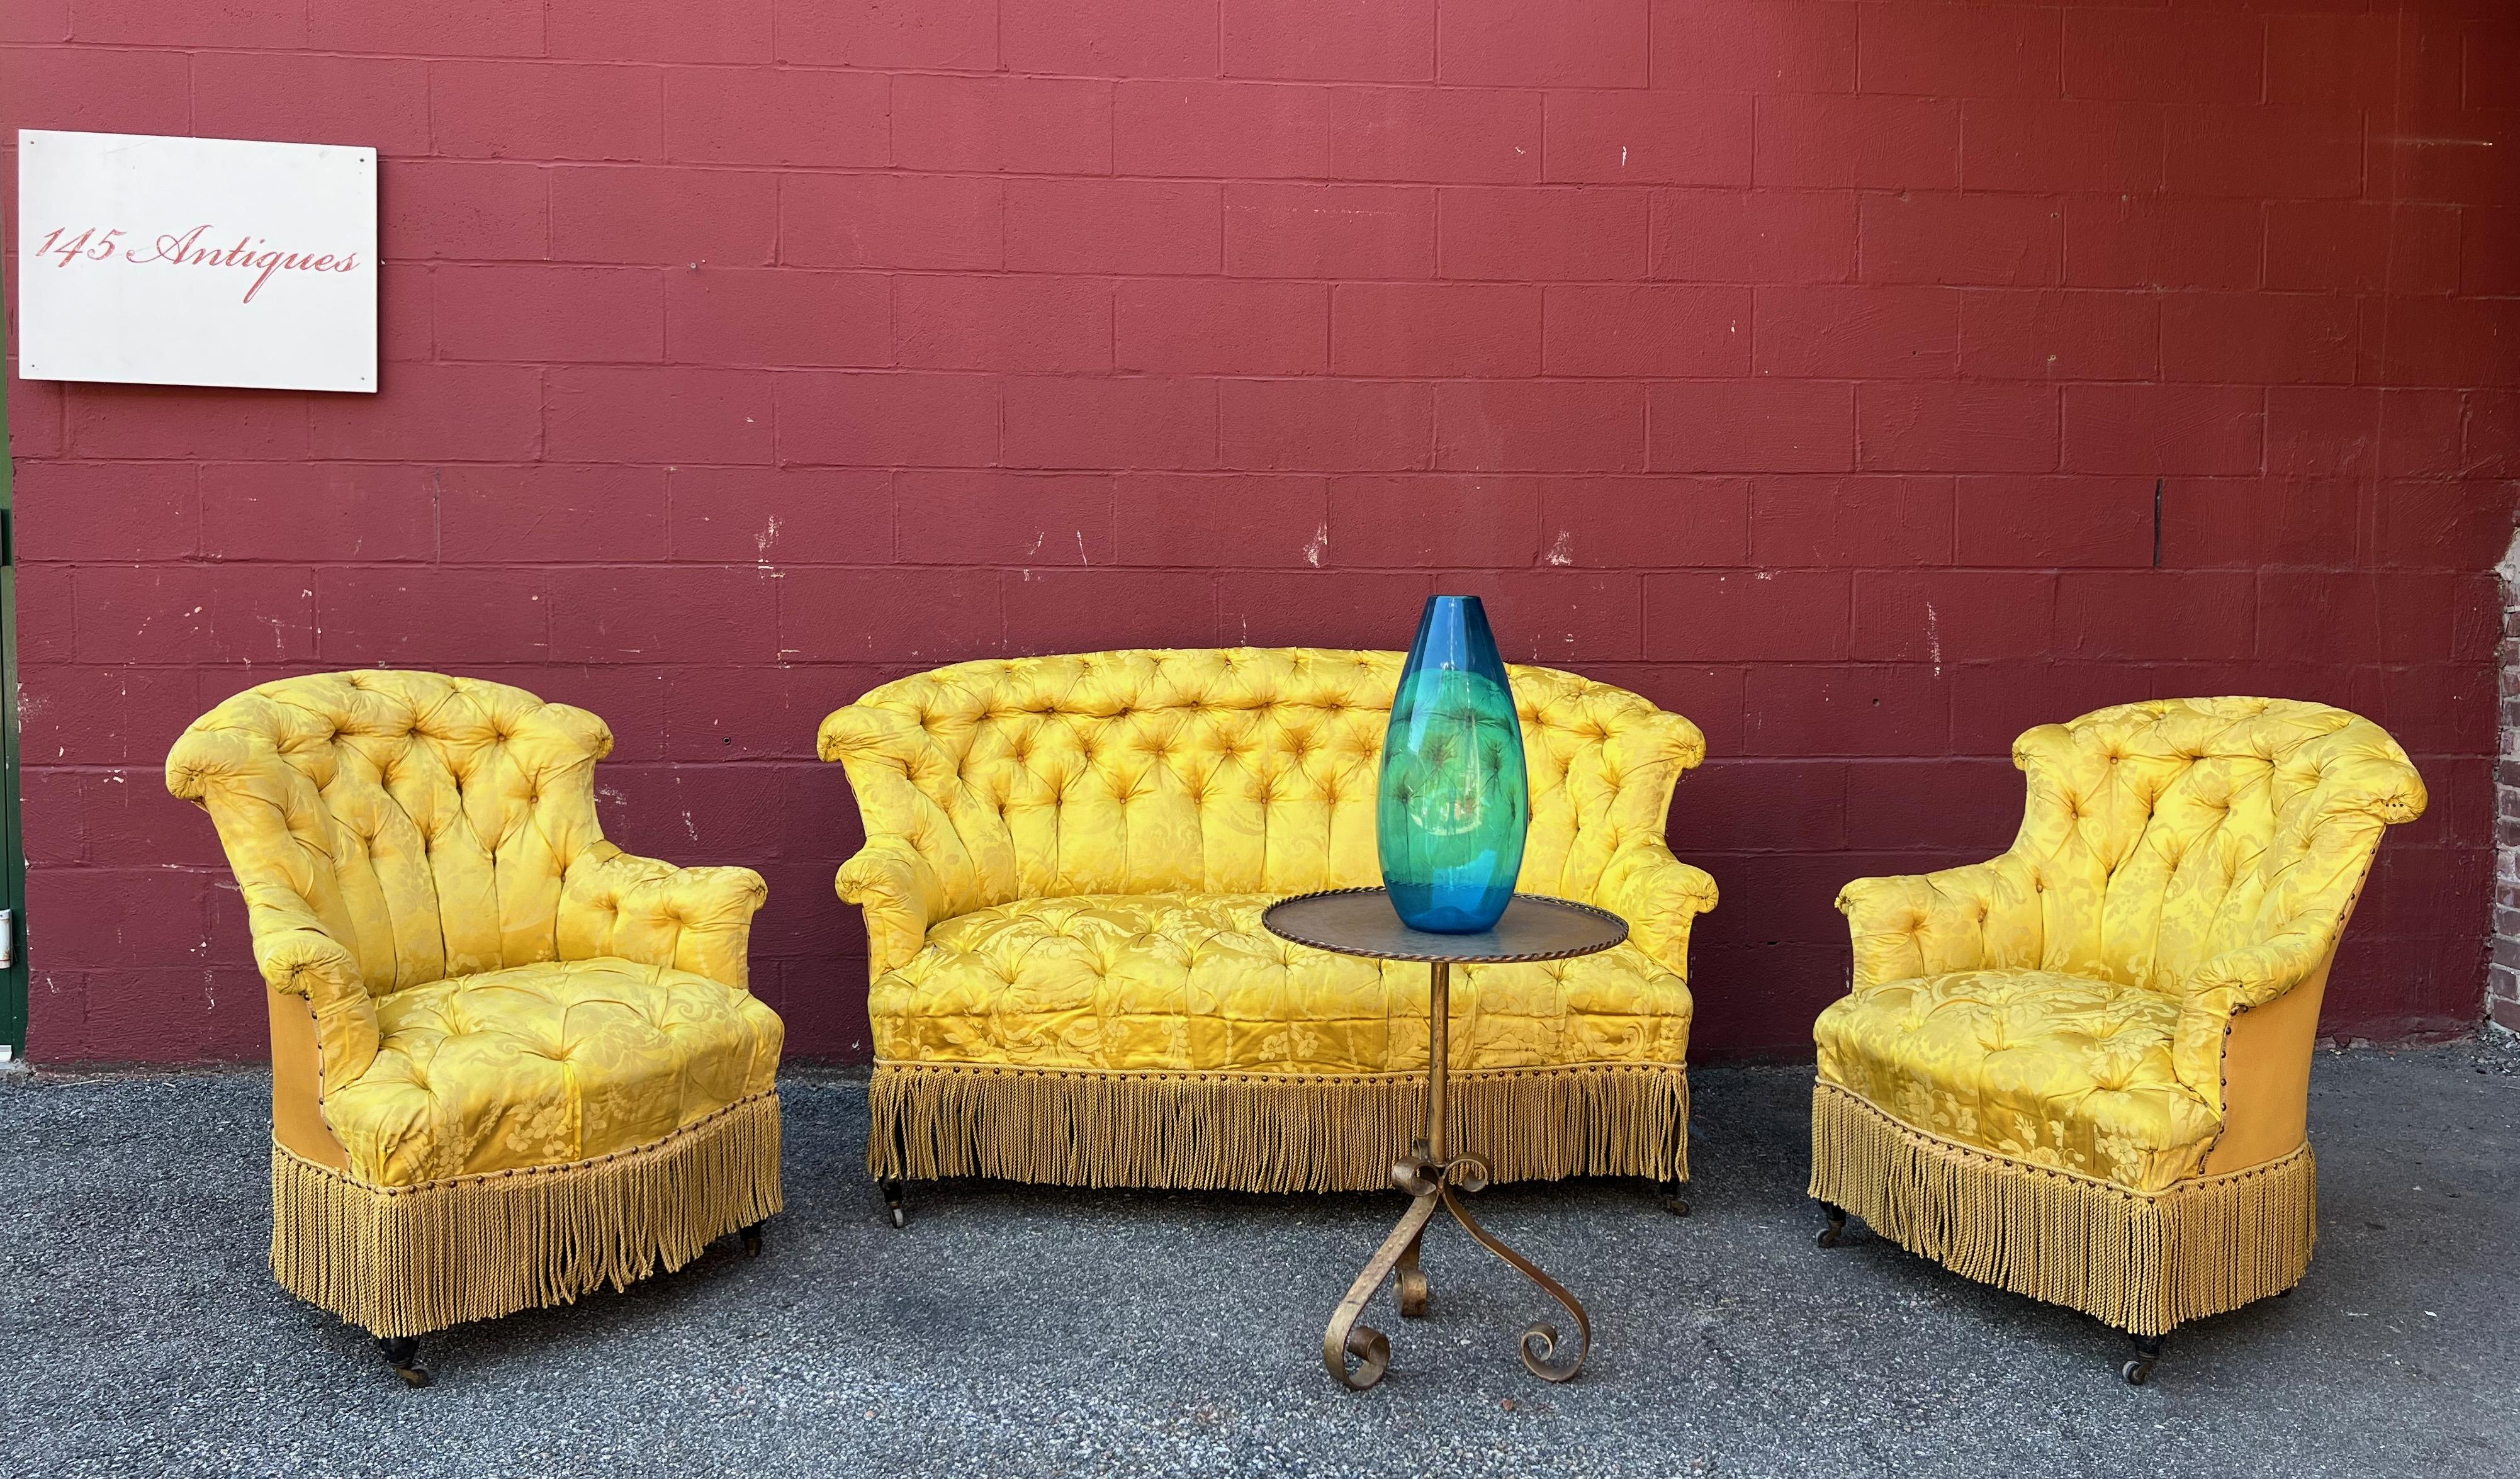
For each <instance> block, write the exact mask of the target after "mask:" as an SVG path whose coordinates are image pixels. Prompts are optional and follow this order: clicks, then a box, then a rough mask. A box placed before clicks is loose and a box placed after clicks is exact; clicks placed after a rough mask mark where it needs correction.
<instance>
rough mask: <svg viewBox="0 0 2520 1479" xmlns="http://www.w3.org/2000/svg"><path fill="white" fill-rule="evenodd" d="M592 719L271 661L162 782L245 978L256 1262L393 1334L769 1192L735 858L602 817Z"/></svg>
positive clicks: (185, 749)
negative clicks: (249, 1006) (196, 814)
mask: <svg viewBox="0 0 2520 1479" xmlns="http://www.w3.org/2000/svg"><path fill="white" fill-rule="evenodd" d="M611 747H612V736H611V734H610V733H609V732H608V731H607V730H606V729H605V727H604V722H603V721H602V720H600V719H598V718H596V717H595V716H594V715H593V714H590V713H587V712H585V711H584V710H582V709H576V708H570V707H568V706H567V705H565V704H558V703H545V702H543V701H542V700H540V699H538V698H536V697H535V696H534V695H531V694H527V693H524V692H522V691H521V690H517V689H513V688H508V687H504V686H502V685H500V684H495V683H479V682H473V681H470V680H467V679H462V678H445V677H440V676H438V675H436V674H433V673H414V672H351V673H330V674H322V675H317V676H312V677H302V678H288V679H283V680H280V681H279V682H275V683H266V684H264V685H262V686H261V687H259V688H255V689H252V690H249V691H248V692H246V693H243V694H240V695H237V696H235V697H233V698H230V699H229V700H227V701H226V702H225V703H222V704H220V705H219V706H218V707H217V708H215V709H213V710H211V711H210V712H209V713H208V714H205V715H203V717H202V718H200V719H198V720H196V721H194V723H193V724H192V726H191V727H190V728H188V729H187V730H185V732H184V734H183V737H182V738H181V739H178V740H177V741H176V742H175V746H174V749H173V751H172V752H171V753H170V754H169V755H168V756H167V757H166V786H167V789H169V790H171V791H173V792H174V793H175V794H176V795H177V796H180V797H183V798H185V799H186V800H190V801H194V802H197V803H199V804H200V805H201V806H202V807H203V809H205V810H206V811H208V813H209V814H210V819H211V820H212V821H213V822H214V823H216V824H217V827H218V831H219V840H220V842H221V843H222V844H223V845H224V847H225V848H226V850H227V855H228V862H229V864H230V866H231V867H232V868H233V869H234V870H235V873H236V877H237V881H238V883H239V884H240V885H241V887H242V888H243V890H244V894H245V901H246V907H247V910H248V917H249V919H250V921H251V924H252V929H253V954H254V960H255V962H256V964H258V965H259V966H260V967H261V970H262V976H263V980H264V982H265V984H266V986H267V988H268V993H267V994H268V996H269V1007H270V1014H271V1046H272V1140H273V1143H272V1152H271V1157H272V1160H271V1164H272V1244H271V1259H272V1266H273V1268H274V1270H275V1271H276V1273H277V1274H278V1276H279V1277H280V1281H281V1282H282V1283H283V1284H284V1285H286V1286H287V1287H288V1288H289V1289H290V1290H292V1291H293V1292H294V1293H295V1294H297V1295H298V1296H299V1297H301V1298H303V1299H306V1300H309V1301H311V1302H313V1303H315V1304H317V1305H320V1306H322V1307H323V1308H325V1309H328V1310H331V1311H333V1312H335V1313H336V1314H338V1315H340V1316H341V1317H342V1318H343V1319H345V1320H348V1321H350V1322H354V1323H356V1324H359V1325H363V1326H365V1327H366V1328H368V1329H369V1330H371V1331H373V1332H375V1333H376V1334H377V1335H379V1336H381V1337H394V1338H396V1339H399V1340H402V1341H404V1344H402V1345H401V1346H400V1347H399V1352H400V1354H399V1355H397V1351H396V1350H395V1349H390V1348H389V1349H388V1352H387V1354H388V1357H389V1359H393V1360H394V1361H395V1365H396V1367H397V1368H398V1369H403V1370H405V1371H406V1373H407V1374H414V1373H413V1370H412V1368H411V1367H410V1366H409V1362H408V1359H407V1357H408V1352H409V1345H408V1337H412V1336H416V1335H419V1334H421V1333H424V1332H426V1331H428V1330H432V1329H437V1328H441V1327H443V1326H446V1325H449V1324H453V1323H456V1322H461V1321H468V1320H480V1319H487V1318H489V1317H492V1316H497V1315H504V1314H507V1313H509V1312H511V1311H515V1310H519V1309H525V1308H529V1307H532V1306H537V1305H546V1304H555V1303H561V1302H564V1301H567V1300H571V1299H574V1298H576V1297H577V1296H578V1295H579V1294H581V1293H584V1292H586V1291H588V1290H591V1289H593V1288H596V1287H598V1286H599V1285H602V1284H606V1283H610V1284H612V1285H614V1286H616V1287H618V1286H622V1285H625V1284H627V1283H628V1282H630V1281H631V1280H634V1279H637V1278H641V1277H646V1276H647V1275H648V1274H650V1273H651V1272H652V1271H653V1270H655V1269H657V1268H658V1267H663V1268H666V1269H673V1268H679V1267H681V1266H682V1265H683V1264H684V1263H687V1262H689V1261H690V1260H691V1259H692V1258H693V1257H695V1256H696V1255H697V1253H698V1252H699V1250H700V1248H701V1247H702V1246H703V1245H704V1244H705V1243H706V1242H707V1241H708V1240H709V1239H710V1238H712V1237H715V1236H718V1235H720V1234H722V1233H729V1232H734V1231H738V1230H744V1231H745V1232H746V1234H747V1236H746V1241H747V1242H751V1241H752V1240H753V1238H752V1235H751V1233H750V1229H751V1228H753V1227H754V1226H755V1225H757V1224H759V1223H760V1222H761V1220H762V1219H763V1218H765V1217H767V1216H768V1215H769V1214H771V1213H772V1212H775V1211H777V1210H778V1209H779V1204H780V1195H779V1101H778V1098H777V1094H776V1092H775V1089H774V1087H773V1078H774V1075H775V1073H776V1071H777V1068H778V1064H779V1050H780V1044H781V1038H782V1029H781V1025H780V1021H779V1018H778V1016H777V1015H776V1014H775V1013H773V1012H772V1011H771V1010H770V1008H767V1007H765V1006H763V1005H762V1004H761V1003H760V1002H758V1001H755V1000H754V999H753V998H752V997H751V996H750V995H749V994H748V993H747V992H746V990H745V989H744V988H745V970H744V953H745V947H746V942H747V940H748V937H749V935H750V931H751V920H752V914H753V911H754V910H756V909H758V908H759V907H760V905H761V901H762V897H763V888H762V883H761V879H760V876H759V875H758V874H754V873H753V872H751V871H750V870H749V869H742V868H690V869H685V868H674V867H671V866H669V865H666V864H663V863H657V862H653V861H651V860H649V859H645V858H637V857H632V856H630V855H629V854H627V853H624V852H622V851H621V849H619V848H618V847H615V846H613V845H612V844H611V843H609V842H607V841H606V840H604V835H603V832H602V830H601V829H600V828H599V826H598V824H597V821H596V815H595V795H594V771H595V762H596V761H597V760H599V759H601V758H602V757H603V756H604V755H605V754H606V753H607V752H608V751H609V750H610V749H611Z"/></svg>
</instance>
